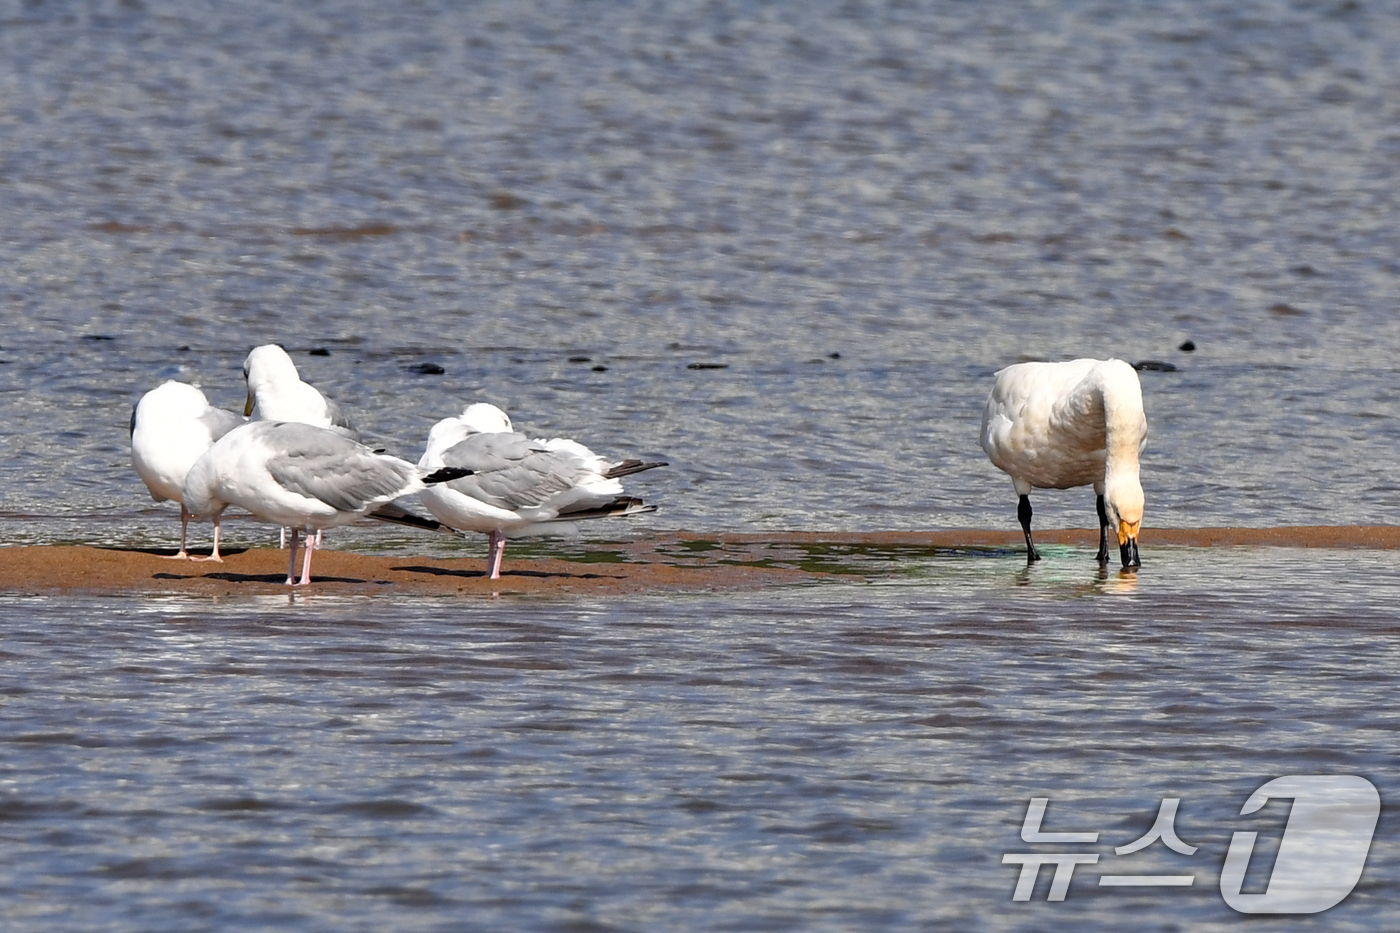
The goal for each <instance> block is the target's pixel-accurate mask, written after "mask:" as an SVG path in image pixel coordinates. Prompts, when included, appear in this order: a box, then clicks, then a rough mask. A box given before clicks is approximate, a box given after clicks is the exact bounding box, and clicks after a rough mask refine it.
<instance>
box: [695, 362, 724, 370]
mask: <svg viewBox="0 0 1400 933" xmlns="http://www.w3.org/2000/svg"><path fill="white" fill-rule="evenodd" d="M728 368H729V364H728V363H691V364H690V365H688V366H686V369H728Z"/></svg>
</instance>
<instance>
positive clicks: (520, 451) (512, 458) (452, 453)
mask: <svg viewBox="0 0 1400 933" xmlns="http://www.w3.org/2000/svg"><path fill="white" fill-rule="evenodd" d="M539 449H540V448H539V447H538V445H536V444H534V443H533V442H532V441H531V440H530V439H529V438H528V437H526V436H525V435H524V434H515V433H510V432H501V433H496V434H473V435H471V436H469V437H467V438H465V439H463V440H461V441H458V442H457V443H456V444H454V445H452V446H451V447H449V448H447V450H445V451H443V454H442V463H443V466H450V467H463V468H464V469H468V470H473V471H475V472H477V473H485V472H487V471H489V470H502V469H506V468H508V467H510V466H512V465H514V464H517V463H519V462H521V461H522V460H524V459H525V458H526V457H528V456H530V455H531V454H532V453H535V452H536V451H537V450H539Z"/></svg>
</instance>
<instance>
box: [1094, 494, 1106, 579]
mask: <svg viewBox="0 0 1400 933" xmlns="http://www.w3.org/2000/svg"><path fill="white" fill-rule="evenodd" d="M1096 504H1097V505H1098V507H1099V553H1098V562H1099V563H1101V564H1106V563H1108V509H1107V508H1105V507H1104V504H1103V496H1099V497H1098V499H1097V500H1096Z"/></svg>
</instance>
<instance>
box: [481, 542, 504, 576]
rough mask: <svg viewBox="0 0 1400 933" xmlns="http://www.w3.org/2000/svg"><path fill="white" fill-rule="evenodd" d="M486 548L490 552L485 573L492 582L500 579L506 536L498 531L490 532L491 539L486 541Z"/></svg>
mask: <svg viewBox="0 0 1400 933" xmlns="http://www.w3.org/2000/svg"><path fill="white" fill-rule="evenodd" d="M486 547H487V549H488V550H489V551H490V556H489V557H488V558H487V564H486V571H487V574H488V575H489V576H490V578H491V579H492V580H499V579H501V560H502V558H504V557H505V556H506V536H505V535H503V534H501V533H500V532H499V531H493V532H491V537H490V538H488V539H487V541H486Z"/></svg>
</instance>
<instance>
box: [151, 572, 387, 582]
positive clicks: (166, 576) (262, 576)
mask: <svg viewBox="0 0 1400 933" xmlns="http://www.w3.org/2000/svg"><path fill="white" fill-rule="evenodd" d="M151 577H152V578H153V579H156V580H222V581H223V582H224V583H281V584H284V585H285V584H286V582H287V575H286V574H285V573H197V574H180V573H155V574H151ZM311 582H312V583H360V584H364V583H370V582H374V583H380V584H387V583H388V581H386V580H374V581H370V580H360V579H356V578H355V577H312V578H311Z"/></svg>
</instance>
